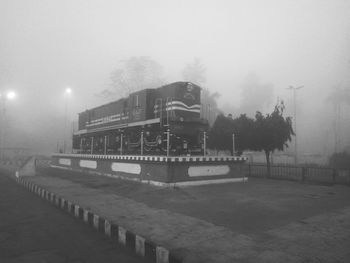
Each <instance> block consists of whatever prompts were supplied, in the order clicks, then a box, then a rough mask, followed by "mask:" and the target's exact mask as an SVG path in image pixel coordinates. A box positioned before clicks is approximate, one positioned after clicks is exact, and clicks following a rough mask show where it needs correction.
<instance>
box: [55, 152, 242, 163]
mask: <svg viewBox="0 0 350 263" xmlns="http://www.w3.org/2000/svg"><path fill="white" fill-rule="evenodd" d="M52 157H59V158H63V157H66V158H89V159H99V160H130V161H150V162H218V161H226V162H230V161H231V162H243V161H246V160H248V158H247V157H242V156H192V157H188V156H186V157H181V156H180V157H166V156H138V155H101V154H63V153H62V154H53V155H52Z"/></svg>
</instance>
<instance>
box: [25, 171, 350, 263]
mask: <svg viewBox="0 0 350 263" xmlns="http://www.w3.org/2000/svg"><path fill="white" fill-rule="evenodd" d="M67 173H68V172H67ZM84 176H85V175H81V177H80V178H78V179H77V178H75V177H74V176H73V175H72V177H71V178H70V177H69V175H67V176H66V178H64V179H63V178H59V177H53V176H49V175H48V174H46V175H45V174H43V175H41V176H35V177H26V178H24V180H26V181H28V182H31V183H33V184H35V185H39V186H41V187H43V188H44V189H46V190H48V191H49V192H52V193H55V194H58V195H59V196H60V197H62V198H63V199H65V200H69V201H70V202H72V203H75V204H78V205H79V206H80V207H82V208H83V209H85V210H88V211H92V212H93V213H94V214H97V215H99V216H100V217H103V218H105V219H107V220H108V221H109V222H112V223H115V224H116V225H118V226H121V227H122V228H124V229H126V230H128V231H130V232H132V233H135V234H137V236H140V237H142V238H145V239H146V240H150V241H151V242H154V243H156V244H157V245H158V246H161V247H164V248H166V249H169V250H170V252H171V254H172V255H173V256H174V257H176V258H178V259H181V260H183V262H235V261H237V262H239V261H244V262H271V261H274V262H282V261H283V262H296V261H302V260H311V261H310V262H313V261H312V260H316V258H319V259H322V260H324V261H327V262H329V261H339V262H347V261H348V260H349V259H350V254H349V252H348V247H349V246H350V220H349V219H350V202H349V200H347V199H346V198H347V197H349V196H350V195H348V190H349V189H348V188H344V187H343V188H342V187H340V188H339V187H338V188H331V189H328V188H324V187H322V186H310V187H309V186H307V187H306V188H302V189H301V190H300V189H299V190H298V189H295V191H297V192H299V193H301V194H304V195H305V197H303V196H302V197H299V199H301V200H303V198H304V199H305V198H307V199H305V200H309V199H310V200H311V201H306V203H307V202H309V203H310V205H313V204H316V205H318V207H317V209H316V210H313V211H312V213H310V212H309V211H307V210H305V211H304V210H303V209H304V208H302V206H301V209H300V208H299V209H298V206H300V205H301V203H300V201H299V199H295V200H294V199H293V198H296V196H295V195H292V194H290V192H289V191H291V190H292V191H294V189H293V185H291V183H290V182H273V181H270V183H269V181H264V182H265V183H264V184H265V185H263V186H262V187H261V186H259V185H254V183H253V184H250V185H247V187H245V191H246V192H241V193H240V194H239V195H237V196H236V198H237V199H227V200H231V203H232V202H233V203H235V204H236V203H238V204H240V206H239V207H237V209H238V210H237V211H239V209H240V212H239V213H238V212H237V214H236V213H235V209H233V210H232V211H229V212H228V213H225V211H223V213H221V214H217V215H216V217H218V218H220V217H227V216H228V215H230V216H231V218H234V217H240V218H243V219H244V217H245V218H246V220H247V221H248V222H252V225H251V227H252V229H253V231H251V232H249V231H241V228H240V227H239V225H238V226H235V225H232V224H230V223H229V222H228V221H229V218H228V219H226V221H225V220H224V221H222V222H223V224H222V225H218V224H216V223H212V222H210V221H213V222H216V221H215V220H211V218H210V217H209V218H207V217H206V215H205V211H207V212H208V214H210V210H213V209H214V210H215V204H218V205H219V204H220V200H223V199H220V198H223V196H224V194H223V193H222V191H227V190H229V191H232V189H236V190H237V191H239V189H240V188H241V187H242V186H240V185H238V184H231V186H232V187H231V189H230V188H228V186H227V185H226V186H215V188H214V189H216V190H218V191H217V193H216V194H215V193H214V194H213V193H212V192H211V193H209V192H210V191H211V190H210V189H211V186H207V187H197V188H189V189H188V191H187V194H188V195H192V197H193V198H194V201H193V202H192V204H191V206H192V208H193V210H194V212H193V213H191V212H188V214H190V215H185V214H183V213H178V212H176V211H177V208H176V207H177V206H178V205H179V203H180V204H181V202H183V205H184V206H186V203H187V202H185V200H181V198H180V200H179V197H177V196H176V195H174V194H171V193H170V191H171V189H164V191H163V194H166V192H167V191H168V192H169V193H170V196H171V198H173V199H171V198H170V199H171V200H170V201H169V200H168V202H167V205H168V207H166V209H164V206H163V209H161V208H159V207H157V206H159V203H161V202H162V200H155V199H154V198H153V199H152V198H149V196H150V195H152V189H154V188H149V186H147V185H142V186H135V185H134V186H135V187H134V186H133V185H132V184H130V183H125V184H124V182H122V181H115V182H116V183H115V184H116V185H117V184H119V186H116V187H115V188H112V189H110V188H109V185H110V182H111V180H117V179H113V178H105V177H99V176H92V175H86V177H85V180H84V178H83V177H84ZM82 178H83V179H82ZM86 181H88V182H89V183H88V184H87V183H86ZM94 182H97V183H94ZM266 182H267V183H266ZM134 184H135V183H134ZM233 185H234V186H233ZM123 187H124V189H123ZM259 187H260V188H261V189H259ZM271 187H272V188H271ZM281 187H282V188H281ZM283 187H286V188H285V189H283ZM140 188H142V189H141V190H139V189H140ZM113 189H114V192H113V191H112V190H113ZM118 189H119V190H120V193H119V192H117V191H118ZM192 189H193V190H192ZM195 189H196V190H195ZM220 189H221V191H220ZM257 189H259V191H261V193H264V192H263V191H267V193H269V191H271V189H274V190H275V191H277V196H279V197H280V198H281V200H282V201H279V200H278V199H277V200H270V199H268V198H271V197H268V196H267V195H266V194H264V195H262V196H261V200H260V202H259V196H257V197H254V191H256V190H257ZM310 190H312V191H313V192H314V193H316V195H315V198H318V196H319V197H320V198H324V199H323V200H321V202H319V201H318V200H317V199H315V200H313V196H312V195H311V198H309V196H307V194H308V191H310ZM126 191H128V192H129V196H133V192H134V191H135V195H139V198H140V200H137V201H136V200H133V199H135V198H133V199H132V198H131V197H130V198H128V197H125V195H127V194H126ZM327 191H334V193H333V194H332V195H331V194H328V192H327ZM206 192H207V193H209V197H210V198H211V199H212V200H213V201H214V203H212V202H210V200H211V199H210V198H208V199H207V200H204V201H205V202H204V204H206V205H204V206H203V202H200V201H198V202H196V201H195V200H196V198H197V197H198V196H200V197H202V196H203V195H205V193H206ZM317 194H318V195H317ZM230 195H232V193H230ZM230 195H229V196H230ZM333 195H336V196H337V198H334V196H333ZM142 196H143V197H144V201H142ZM231 198H232V197H231ZM254 198H257V199H256V200H255V199H254ZM250 199H251V200H255V201H254V202H259V203H258V206H257V208H259V211H258V212H261V211H262V212H263V211H264V210H266V211H275V212H276V215H279V214H282V215H283V213H284V212H286V211H288V207H284V203H283V202H284V200H287V201H288V202H287V204H290V205H293V207H295V209H298V210H299V211H298V212H293V210H291V211H288V213H289V214H290V215H292V219H289V220H288V216H284V217H281V218H279V217H277V220H276V219H274V215H273V214H270V215H269V213H267V215H265V217H266V219H265V220H267V219H270V220H271V221H272V223H265V222H259V218H258V217H257V216H256V212H255V210H254V209H253V210H252V208H251V207H250V206H249V205H250V204H251V200H250ZM265 199H266V200H265ZM343 199H344V200H343ZM227 200H225V202H227ZM339 200H343V202H342V203H340V204H339ZM202 201H203V200H202ZM242 202H243V203H242ZM172 204H173V205H172ZM213 204H214V206H213ZM242 204H243V206H242ZM244 204H245V205H244ZM198 205H200V207H201V208H199V206H198ZM332 205H335V207H333V209H332V210H329V209H328V208H327V207H328V206H332ZM336 205H337V206H336ZM174 207H175V208H174ZM225 207H226V208H227V207H230V205H229V203H228V204H226V206H225ZM310 207H311V206H310ZM305 208H307V206H305ZM242 209H243V210H242ZM244 209H245V210H246V214H242V211H243V212H244ZM283 209H287V210H286V211H283ZM180 210H181V209H180ZM203 212H204V213H203ZM300 212H301V213H302V214H304V216H303V217H300V216H299V215H298V214H297V213H300ZM201 213H202V214H203V215H202V216H196V214H201ZM254 213H255V216H254ZM288 213H287V215H288ZM258 214H259V213H258ZM260 214H261V213H260ZM265 214H266V213H265ZM201 218H204V219H205V220H203V219H201ZM298 218H299V219H298ZM300 218H302V220H300ZM295 219H298V220H299V221H295ZM219 221H220V220H219ZM274 223H276V224H275V226H274V225H273V224H274ZM259 226H261V227H262V230H261V229H259V228H260V227H259ZM246 227H249V225H247V224H246ZM136 238H137V237H136ZM306 244H308V245H306ZM311 244H312V245H311ZM330 249H331V251H330V252H328V251H329V250H330ZM164 262H165V261H164Z"/></svg>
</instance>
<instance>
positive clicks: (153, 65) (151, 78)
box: [97, 56, 165, 98]
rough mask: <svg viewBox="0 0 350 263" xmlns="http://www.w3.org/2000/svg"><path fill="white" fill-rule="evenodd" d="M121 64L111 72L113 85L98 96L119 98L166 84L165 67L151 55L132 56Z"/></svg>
mask: <svg viewBox="0 0 350 263" xmlns="http://www.w3.org/2000/svg"><path fill="white" fill-rule="evenodd" d="M119 64H120V65H119V67H118V68H116V69H115V70H114V71H113V72H112V73H111V87H110V88H108V89H105V90H103V91H101V92H100V93H99V94H97V95H98V96H100V97H104V98H106V97H110V96H112V97H116V98H117V97H122V96H127V95H128V94H130V93H132V92H135V91H138V90H142V89H147V88H155V87H159V86H161V85H164V84H165V81H164V78H163V67H162V66H161V65H160V64H159V63H158V62H156V61H154V60H153V59H151V58H149V57H145V56H141V57H130V58H128V59H126V60H121V61H120V62H119Z"/></svg>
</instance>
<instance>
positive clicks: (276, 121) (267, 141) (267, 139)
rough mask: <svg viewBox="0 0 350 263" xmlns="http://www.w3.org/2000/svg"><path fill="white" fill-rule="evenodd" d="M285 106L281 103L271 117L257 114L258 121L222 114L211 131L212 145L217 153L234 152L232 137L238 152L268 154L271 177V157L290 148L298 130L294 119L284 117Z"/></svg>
mask: <svg viewBox="0 0 350 263" xmlns="http://www.w3.org/2000/svg"><path fill="white" fill-rule="evenodd" d="M283 111H284V104H283V102H279V103H278V104H277V105H276V106H275V108H274V110H273V112H272V113H271V114H266V115H263V114H262V113H261V112H259V111H258V112H256V115H255V119H252V118H249V117H247V116H246V115H245V114H242V115H241V116H239V117H238V118H235V119H232V118H229V117H225V116H224V115H222V114H220V115H219V116H218V117H217V118H216V120H215V122H214V125H213V126H212V127H211V129H210V131H209V139H208V146H209V148H212V149H216V150H230V151H231V153H232V134H235V146H236V149H237V151H238V153H240V152H242V151H244V150H253V151H264V152H265V156H266V164H267V174H268V176H270V170H271V169H270V155H271V153H272V152H274V151H275V150H280V151H282V150H283V149H284V147H288V142H289V141H291V139H292V135H294V131H293V128H292V120H291V118H290V117H286V118H285V117H283Z"/></svg>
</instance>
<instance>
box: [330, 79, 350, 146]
mask: <svg viewBox="0 0 350 263" xmlns="http://www.w3.org/2000/svg"><path fill="white" fill-rule="evenodd" d="M327 101H328V102H329V103H331V104H332V105H333V107H334V119H333V128H334V152H335V153H337V152H338V151H339V150H340V149H339V146H340V145H341V136H340V131H341V119H342V118H341V116H342V108H343V107H344V106H345V105H350V89H348V88H344V87H341V86H340V85H337V86H335V87H334V88H333V89H332V91H331V93H330V94H329V95H328V97H327Z"/></svg>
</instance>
